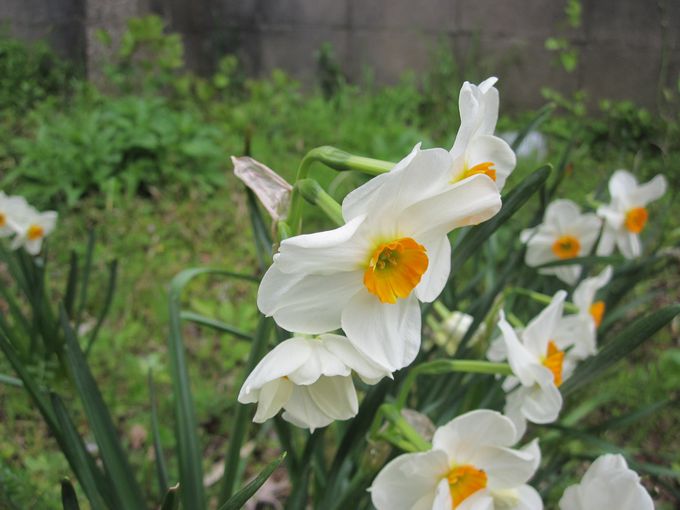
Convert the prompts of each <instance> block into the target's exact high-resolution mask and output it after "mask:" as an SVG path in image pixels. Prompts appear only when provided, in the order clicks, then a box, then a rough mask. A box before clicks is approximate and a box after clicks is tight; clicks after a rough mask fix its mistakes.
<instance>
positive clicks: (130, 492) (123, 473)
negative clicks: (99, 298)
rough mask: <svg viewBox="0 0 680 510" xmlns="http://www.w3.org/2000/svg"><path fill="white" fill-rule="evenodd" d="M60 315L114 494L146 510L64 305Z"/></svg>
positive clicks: (70, 358)
mask: <svg viewBox="0 0 680 510" xmlns="http://www.w3.org/2000/svg"><path fill="white" fill-rule="evenodd" d="M60 318H61V325H62V328H63V330H64V333H65V335H66V349H65V353H66V362H67V364H68V367H69V370H70V372H71V376H72V378H73V384H74V385H75V387H76V390H77V391H78V394H79V395H80V399H81V401H82V403H83V408H84V410H85V414H86V415H87V419H88V422H89V424H90V427H91V428H92V432H93V433H94V437H95V439H96V440H97V445H98V446H99V451H100V453H101V458H102V461H103V462H104V467H105V468H106V472H107V475H108V477H109V479H110V480H111V484H112V485H113V486H114V488H115V494H114V497H115V498H116V499H117V500H118V502H119V507H120V508H125V509H130V510H134V509H137V508H139V509H143V508H144V507H145V504H144V497H143V496H142V491H141V489H140V487H139V485H137V482H136V481H135V478H134V476H133V472H132V467H131V466H130V463H129V462H128V459H127V457H126V456H125V453H124V451H123V447H122V446H121V444H120V442H119V440H118V431H117V430H116V427H115V426H114V424H113V421H112V420H111V415H110V414H109V410H108V408H107V407H106V403H105V402H104V399H103V398H102V395H101V393H100V392H99V388H98V386H97V383H96V381H95V379H94V377H93V376H92V373H91V372H90V368H89V367H88V365H87V362H86V361H85V356H84V355H83V352H82V351H81V350H80V345H79V344H78V341H77V340H76V337H75V334H74V332H73V329H72V328H71V325H70V324H69V322H68V317H67V316H66V311H65V310H64V308H63V306H62V307H61V309H60Z"/></svg>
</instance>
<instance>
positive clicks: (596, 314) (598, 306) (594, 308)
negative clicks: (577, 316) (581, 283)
mask: <svg viewBox="0 0 680 510" xmlns="http://www.w3.org/2000/svg"><path fill="white" fill-rule="evenodd" d="M606 308H607V306H606V305H605V304H604V301H595V302H594V303H593V304H592V305H590V315H592V316H593V320H594V321H595V327H598V328H599V327H600V324H602V317H603V316H604V312H605V309H606Z"/></svg>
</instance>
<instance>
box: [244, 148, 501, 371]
mask: <svg viewBox="0 0 680 510" xmlns="http://www.w3.org/2000/svg"><path fill="white" fill-rule="evenodd" d="M451 165H452V159H451V155H450V154H449V152H448V151H445V150H443V149H429V150H420V147H419V146H416V147H415V148H414V149H413V151H412V152H411V154H409V155H408V156H407V157H406V158H404V159H403V160H402V161H401V162H399V163H398V164H397V165H396V166H395V167H394V168H393V169H392V170H391V171H390V172H389V173H388V174H383V175H381V176H378V177H376V178H375V179H372V180H371V181H369V182H368V183H367V184H365V185H364V186H361V187H359V188H357V189H356V190H354V191H353V192H352V193H350V194H349V195H348V196H347V197H345V200H344V201H343V204H342V212H343V217H344V219H345V221H346V222H347V223H346V224H345V225H344V226H342V227H340V228H337V229H335V230H331V231H327V232H318V233H315V234H308V235H300V236H296V237H292V238H289V239H285V240H283V241H282V242H281V246H280V249H279V253H278V254H276V255H275V256H274V263H273V265H272V266H271V267H270V268H269V270H268V271H267V273H266V274H265V276H264V278H263V279H262V283H261V285H260V288H259V291H258V296H257V304H258V307H259V309H260V310H261V311H262V313H264V314H265V315H267V316H273V317H274V320H276V322H277V323H278V324H279V326H281V327H282V328H284V329H287V330H289V331H296V332H300V333H306V334H318V333H323V332H327V331H333V330H335V329H338V328H340V327H342V329H343V330H344V332H345V334H346V335H347V337H348V338H349V341H350V342H351V343H352V345H354V347H355V348H356V349H357V350H358V351H359V352H361V353H362V354H363V355H364V356H366V357H367V358H368V359H370V360H372V361H373V362H375V363H377V364H378V365H380V366H382V367H384V368H385V369H386V370H388V371H390V372H392V371H395V370H398V369H400V368H402V367H404V366H406V365H408V364H410V363H411V362H412V361H413V359H414V358H415V356H416V354H417V353H418V350H419V348H420V327H421V315H420V307H419V304H418V302H419V301H423V302H431V301H433V300H434V299H435V298H436V297H437V296H438V295H439V293H440V292H441V291H442V289H443V288H444V285H445V284H446V281H447V279H448V276H449V272H450V265H451V245H450V243H449V240H448V238H447V234H448V232H450V231H451V230H453V229H455V228H458V227H462V226H466V225H475V224H477V223H480V222H482V221H485V220H487V219H489V218H491V217H492V216H493V215H495V214H496V213H497V212H498V210H499V209H500V207H501V200H500V195H499V193H498V190H497V189H496V185H495V184H494V182H493V181H492V180H491V179H489V178H488V177H487V176H486V175H475V176H472V177H470V178H469V179H465V180H463V181H460V182H458V183H456V184H448V183H449V181H450V178H449V169H450V168H451ZM388 176H389V178H388ZM375 181H378V185H376V184H375Z"/></svg>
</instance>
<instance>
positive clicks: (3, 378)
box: [0, 374, 24, 388]
mask: <svg viewBox="0 0 680 510" xmlns="http://www.w3.org/2000/svg"><path fill="white" fill-rule="evenodd" d="M0 384H6V385H8V386H15V387H17V388H21V387H23V385H24V384H23V383H22V382H21V379H17V378H16V377H12V376H11V375H5V374H0Z"/></svg>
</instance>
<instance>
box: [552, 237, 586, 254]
mask: <svg viewBox="0 0 680 510" xmlns="http://www.w3.org/2000/svg"><path fill="white" fill-rule="evenodd" d="M552 251H553V253H554V254H555V255H556V256H557V257H558V258H561V259H572V258H574V257H576V255H578V253H579V251H581V243H580V242H579V240H578V239H576V238H575V237H574V236H569V235H566V236H562V237H560V238H559V239H557V241H555V242H554V243H553V245H552Z"/></svg>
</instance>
